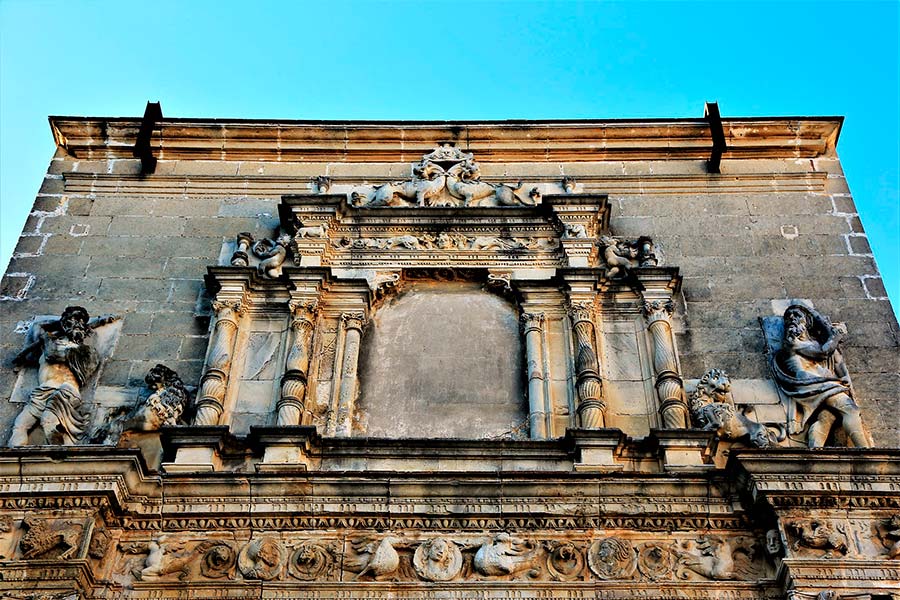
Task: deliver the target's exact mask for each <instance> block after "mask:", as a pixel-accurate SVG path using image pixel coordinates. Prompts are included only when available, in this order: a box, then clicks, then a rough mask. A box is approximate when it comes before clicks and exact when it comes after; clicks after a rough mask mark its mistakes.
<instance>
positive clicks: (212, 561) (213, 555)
mask: <svg viewBox="0 0 900 600" xmlns="http://www.w3.org/2000/svg"><path fill="white" fill-rule="evenodd" d="M236 563H237V553H236V552H235V551H234V548H233V547H232V546H231V544H229V543H227V542H206V546H205V551H204V552H203V556H202V557H201V558H200V573H201V574H202V575H203V576H204V577H209V578H210V579H222V578H223V577H229V576H231V574H232V572H233V571H234V566H235V564H236Z"/></svg>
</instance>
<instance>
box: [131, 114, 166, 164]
mask: <svg viewBox="0 0 900 600" xmlns="http://www.w3.org/2000/svg"><path fill="white" fill-rule="evenodd" d="M161 120H162V108H161V107H160V105H159V102H147V108H145V109H144V118H143V119H141V128H140V130H139V131H138V136H137V141H136V142H135V143H134V152H133V154H134V157H135V158H140V159H141V175H148V174H151V173H153V172H154V171H155V170H156V157H155V156H153V148H151V147H150V138H151V137H152V136H153V128H154V127H155V126H156V124H157V123H158V122H159V121H161Z"/></svg>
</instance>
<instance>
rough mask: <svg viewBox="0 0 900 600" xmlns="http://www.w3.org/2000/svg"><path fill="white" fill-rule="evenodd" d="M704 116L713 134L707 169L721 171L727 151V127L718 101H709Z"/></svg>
mask: <svg viewBox="0 0 900 600" xmlns="http://www.w3.org/2000/svg"><path fill="white" fill-rule="evenodd" d="M703 118H704V119H706V121H707V122H708V123H709V132H710V134H712V142H713V147H712V153H711V154H710V155H709V160H708V161H706V170H707V171H709V172H710V173H721V171H720V170H719V165H720V164H721V163H722V153H724V152H725V149H726V144H725V129H724V128H723V127H722V116H721V115H720V114H719V103H718V102H707V103H706V105H705V107H704V108H703Z"/></svg>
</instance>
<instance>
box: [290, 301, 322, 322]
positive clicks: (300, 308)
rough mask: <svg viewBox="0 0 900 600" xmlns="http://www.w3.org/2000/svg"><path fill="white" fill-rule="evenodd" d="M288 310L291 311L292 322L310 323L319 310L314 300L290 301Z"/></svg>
mask: <svg viewBox="0 0 900 600" xmlns="http://www.w3.org/2000/svg"><path fill="white" fill-rule="evenodd" d="M288 309H289V310H290V311H291V320H292V321H310V322H311V321H312V320H313V318H314V317H315V315H316V311H317V310H318V309H319V303H318V302H317V301H316V300H299V299H298V300H290V301H289V302H288Z"/></svg>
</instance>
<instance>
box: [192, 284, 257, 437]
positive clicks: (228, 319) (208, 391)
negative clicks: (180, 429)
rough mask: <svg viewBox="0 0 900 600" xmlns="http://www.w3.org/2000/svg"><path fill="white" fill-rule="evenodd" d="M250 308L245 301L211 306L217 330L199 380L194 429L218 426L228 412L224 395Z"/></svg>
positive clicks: (238, 300)
mask: <svg viewBox="0 0 900 600" xmlns="http://www.w3.org/2000/svg"><path fill="white" fill-rule="evenodd" d="M247 306H248V302H247V298H246V297H242V298H239V299H237V300H235V299H229V300H216V301H215V302H213V304H212V308H213V313H214V314H215V326H214V327H213V333H212V336H210V340H209V353H208V354H207V357H206V369H205V371H204V373H203V377H202V378H201V380H200V391H199V393H198V394H197V414H196V415H195V416H194V425H200V426H209V425H218V424H219V419H220V418H221V417H222V413H223V412H224V410H225V408H224V407H225V392H226V390H227V387H228V375H229V372H230V371H231V363H232V360H233V358H234V342H235V340H236V339H237V332H238V321H239V320H240V318H241V315H242V314H243V313H244V311H245V310H246V309H247Z"/></svg>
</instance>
